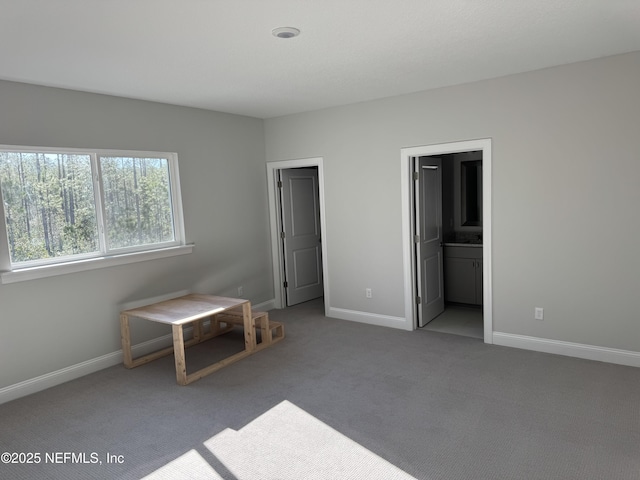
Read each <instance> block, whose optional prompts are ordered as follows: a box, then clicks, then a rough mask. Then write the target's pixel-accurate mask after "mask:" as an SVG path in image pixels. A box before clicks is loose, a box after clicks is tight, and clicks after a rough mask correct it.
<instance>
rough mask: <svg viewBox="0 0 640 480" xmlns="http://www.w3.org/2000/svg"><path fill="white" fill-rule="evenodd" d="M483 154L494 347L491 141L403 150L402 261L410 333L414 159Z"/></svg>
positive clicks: (487, 329) (485, 276) (413, 321)
mask: <svg viewBox="0 0 640 480" xmlns="http://www.w3.org/2000/svg"><path fill="white" fill-rule="evenodd" d="M472 150H482V243H483V247H482V288H483V292H482V315H483V324H484V325H483V326H484V342H485V343H493V300H492V299H493V295H492V285H493V274H492V268H491V265H492V263H493V262H492V254H491V252H492V242H493V235H492V234H493V231H492V215H491V213H492V203H491V193H492V192H491V171H492V153H491V139H490V138H483V139H477V140H467V141H461V142H451V143H440V144H434V145H422V146H418V147H408V148H402V149H401V150H400V172H401V193H402V261H403V272H404V296H405V299H404V304H405V317H406V321H407V325H408V326H409V329H410V330H415V329H416V328H418V325H417V320H418V319H417V308H416V303H415V295H416V293H415V292H416V268H415V262H414V252H413V251H414V242H413V238H414V235H415V232H414V226H413V220H412V219H413V196H414V188H413V168H412V167H413V163H412V161H413V158H414V157H422V156H431V155H446V154H449V153H461V152H469V151H472Z"/></svg>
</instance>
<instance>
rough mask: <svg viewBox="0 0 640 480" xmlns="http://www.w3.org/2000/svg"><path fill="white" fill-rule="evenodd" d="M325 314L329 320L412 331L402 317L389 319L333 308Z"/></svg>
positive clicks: (383, 316) (387, 317) (374, 314)
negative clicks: (336, 319)
mask: <svg viewBox="0 0 640 480" xmlns="http://www.w3.org/2000/svg"><path fill="white" fill-rule="evenodd" d="M326 314H327V316H328V317H331V318H338V319H340V320H349V321H351V322H359V323H368V324H369V325H377V326H379V327H390V328H399V329H402V330H411V329H412V328H410V327H408V326H407V319H406V318H404V317H391V316H389V315H378V314H377V313H368V312H360V311H357V310H346V309H344V308H335V307H329V308H328V309H327V312H326Z"/></svg>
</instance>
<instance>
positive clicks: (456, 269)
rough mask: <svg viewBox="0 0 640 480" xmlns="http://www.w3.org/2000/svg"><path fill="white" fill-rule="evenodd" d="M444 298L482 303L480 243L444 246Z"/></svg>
mask: <svg viewBox="0 0 640 480" xmlns="http://www.w3.org/2000/svg"><path fill="white" fill-rule="evenodd" d="M443 273H444V299H445V301H447V302H453V303H466V304H469V305H482V245H474V244H468V245H465V244H455V245H447V244H445V246H444V272H443Z"/></svg>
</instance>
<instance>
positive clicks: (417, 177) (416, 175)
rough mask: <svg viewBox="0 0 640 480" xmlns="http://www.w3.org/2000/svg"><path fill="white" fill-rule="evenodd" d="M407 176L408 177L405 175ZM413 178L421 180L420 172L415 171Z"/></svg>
mask: <svg viewBox="0 0 640 480" xmlns="http://www.w3.org/2000/svg"><path fill="white" fill-rule="evenodd" d="M405 178H407V177H405ZM413 179H414V180H420V174H419V173H418V172H413Z"/></svg>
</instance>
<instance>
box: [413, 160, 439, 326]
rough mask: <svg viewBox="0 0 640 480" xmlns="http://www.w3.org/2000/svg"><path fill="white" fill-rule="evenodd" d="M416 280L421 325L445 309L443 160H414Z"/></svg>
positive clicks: (419, 324) (419, 322) (419, 323)
mask: <svg viewBox="0 0 640 480" xmlns="http://www.w3.org/2000/svg"><path fill="white" fill-rule="evenodd" d="M414 178H415V194H414V199H415V232H416V239H415V240H416V242H415V243H416V283H417V291H418V296H419V303H418V326H420V327H424V326H425V325H426V324H427V323H429V322H430V321H431V320H433V319H434V318H435V317H437V316H438V315H440V314H441V313H442V312H443V311H444V288H443V276H442V264H443V256H442V160H441V159H440V158H434V157H420V158H418V159H416V161H415V174H414Z"/></svg>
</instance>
